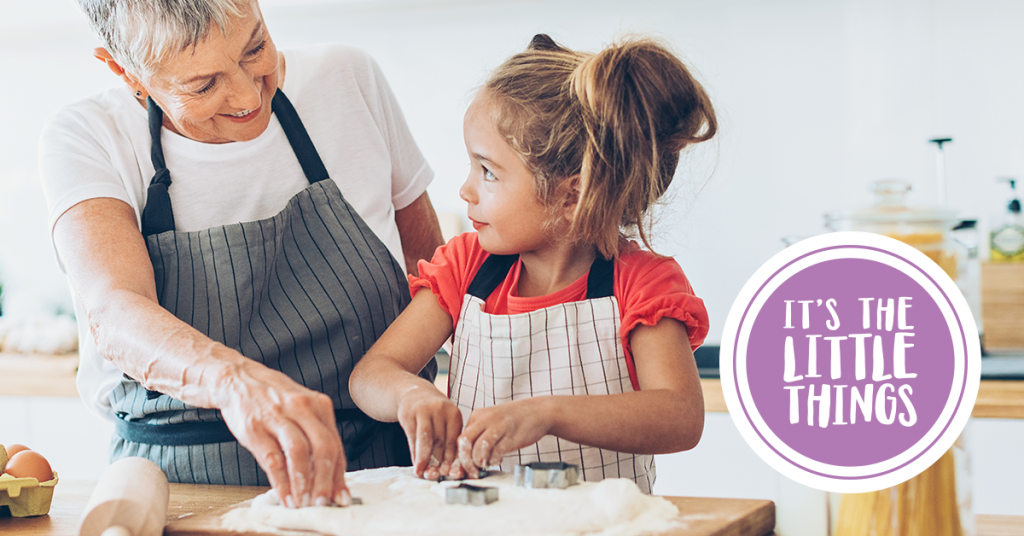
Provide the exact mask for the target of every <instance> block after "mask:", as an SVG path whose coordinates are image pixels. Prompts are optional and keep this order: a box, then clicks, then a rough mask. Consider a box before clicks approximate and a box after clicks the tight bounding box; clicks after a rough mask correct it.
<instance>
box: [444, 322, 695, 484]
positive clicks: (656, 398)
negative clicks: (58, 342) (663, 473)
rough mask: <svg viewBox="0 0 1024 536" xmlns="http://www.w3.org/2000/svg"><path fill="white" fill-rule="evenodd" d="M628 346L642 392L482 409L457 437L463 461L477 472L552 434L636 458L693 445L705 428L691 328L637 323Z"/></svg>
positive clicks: (549, 399) (553, 398)
mask: <svg viewBox="0 0 1024 536" xmlns="http://www.w3.org/2000/svg"><path fill="white" fill-rule="evenodd" d="M630 346H631V347H632V349H633V361H634V362H635V363H636V372H637V379H638V380H639V383H640V391H636V392H632V393H622V394H615V395H602V396H579V395H577V396H542V397H535V398H530V399H526V400H519V401H515V402H510V403H507V404H502V405H498V406H492V407H489V408H483V409H478V410H476V411H474V412H473V414H472V415H470V417H469V422H467V423H466V427H465V430H464V431H463V433H462V435H461V436H460V437H459V462H460V463H461V464H462V466H463V467H466V468H469V469H468V470H469V471H470V472H473V471H474V470H473V467H487V466H490V465H495V464H497V463H500V461H501V457H502V456H504V455H505V454H506V453H508V452H511V451H513V450H516V449H520V448H523V447H526V446H529V445H532V444H534V443H536V442H537V441H539V440H540V439H541V438H542V437H544V436H545V435H549V434H550V435H554V436H557V437H560V438H562V439H567V440H569V441H573V442H575V443H579V444H581V445H589V446H594V447H600V448H603V449H608V450H615V451H619V452H630V453H633V454H664V453H669V452H678V451H681V450H688V449H691V448H693V447H694V446H696V445H697V442H698V441H699V440H700V436H701V434H702V433H703V430H704V397H703V394H702V393H701V387H700V378H699V377H698V375H697V364H696V362H695V361H694V358H693V352H692V351H691V350H690V342H689V339H688V338H687V335H686V326H685V325H683V323H682V322H679V321H678V320H675V319H673V318H668V317H665V318H662V319H661V320H659V321H658V323H657V324H656V325H654V326H645V325H638V326H637V327H635V328H634V329H633V331H632V332H631V333H630Z"/></svg>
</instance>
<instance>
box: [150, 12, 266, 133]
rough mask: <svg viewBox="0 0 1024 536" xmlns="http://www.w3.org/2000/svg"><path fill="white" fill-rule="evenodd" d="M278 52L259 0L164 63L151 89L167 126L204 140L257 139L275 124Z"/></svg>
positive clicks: (154, 75)
mask: <svg viewBox="0 0 1024 536" xmlns="http://www.w3.org/2000/svg"><path fill="white" fill-rule="evenodd" d="M278 63H279V61H278V52H277V49H276V48H275V47H274V42H273V41H272V40H271V39H270V34H269V33H268V32H267V28H266V26H264V24H263V16H262V14H261V13H260V11H259V7H258V6H257V4H256V2H253V3H252V10H251V12H249V13H247V14H246V15H245V16H243V17H238V18H231V19H229V20H228V22H227V28H226V31H224V32H221V30H220V29H219V28H217V27H213V28H212V29H211V30H210V33H209V35H207V37H206V39H204V40H203V41H201V42H200V43H199V44H198V45H197V46H196V47H195V48H194V49H192V48H188V49H185V50H183V51H182V52H180V53H179V54H178V55H176V56H173V57H172V58H171V59H170V60H169V61H165V62H164V63H162V64H161V65H160V67H159V69H158V70H157V71H156V72H155V73H154V74H153V76H152V77H150V80H149V83H148V84H147V85H146V90H147V91H148V93H149V95H150V96H151V97H153V100H155V101H156V103H157V104H159V105H160V107H161V108H162V109H163V111H164V126H165V127H167V128H169V129H171V130H173V131H175V132H177V133H178V134H181V135H183V136H185V137H187V138H191V139H193V140H196V141H201V142H205V143H228V142H232V141H249V140H252V139H255V138H256V137H258V136H259V135H260V134H262V133H263V131H264V130H266V128H267V125H268V124H270V115H271V110H270V101H271V99H272V98H273V96H274V92H275V91H276V90H277V87H278V77H279V73H280V71H279V70H278Z"/></svg>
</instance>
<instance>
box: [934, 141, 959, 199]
mask: <svg viewBox="0 0 1024 536" xmlns="http://www.w3.org/2000/svg"><path fill="white" fill-rule="evenodd" d="M951 141H953V138H935V139H933V140H928V142H929V143H934V144H935V146H936V148H937V149H938V151H937V152H936V154H935V158H936V162H935V178H936V186H937V189H938V192H939V206H940V207H942V208H945V207H946V154H945V151H943V150H942V144H943V143H948V142H951Z"/></svg>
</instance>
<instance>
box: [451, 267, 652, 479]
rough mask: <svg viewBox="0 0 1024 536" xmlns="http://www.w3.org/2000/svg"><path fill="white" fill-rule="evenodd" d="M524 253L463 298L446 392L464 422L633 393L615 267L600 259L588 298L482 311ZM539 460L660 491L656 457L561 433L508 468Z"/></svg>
mask: <svg viewBox="0 0 1024 536" xmlns="http://www.w3.org/2000/svg"><path fill="white" fill-rule="evenodd" d="M518 258H519V256H518V255H491V256H489V257H487V259H486V260H484V262H483V264H482V265H481V266H480V269H479V270H478V271H477V273H476V275H475V276H474V277H473V281H472V282H471V283H470V285H469V289H468V290H467V291H466V295H465V296H464V297H463V301H462V310H461V312H460V313H459V325H458V327H457V328H456V330H455V339H454V343H453V345H452V360H451V365H450V366H449V369H448V370H449V372H448V395H449V397H450V398H451V399H452V402H454V403H455V405H456V406H458V408H459V410H460V411H462V416H463V420H464V421H468V419H469V415H470V413H472V411H473V410H474V409H476V408H484V407H489V406H495V405H498V404H503V403H507V402H511V401H513V400H522V399H526V398H530V397H533V396H546V395H610V394H617V393H628V392H632V391H633V384H632V382H631V380H630V376H629V367H628V365H627V363H626V352H625V349H624V348H623V347H622V340H621V338H620V337H619V326H620V325H621V324H622V320H621V318H620V315H619V302H618V300H617V299H616V298H615V294H614V283H615V265H614V263H613V262H612V261H610V260H606V259H603V258H601V257H600V255H599V256H598V258H597V259H595V260H594V264H593V265H591V267H590V272H589V274H588V275H587V299H585V300H581V301H575V302H568V303H561V304H558V305H554V306H551V307H546V308H543V309H538V310H536V311H531V312H529V313H521V314H514V315H495V314H489V313H486V312H484V304H485V303H486V301H487V297H488V296H490V295H491V293H492V292H494V290H495V289H496V288H498V285H500V284H501V282H502V281H504V280H505V278H506V277H507V276H508V273H509V270H510V269H511V267H512V266H513V265H514V264H515V262H516V260H517V259H518ZM535 461H542V462H557V461H562V462H566V463H571V464H575V465H578V466H580V469H581V472H582V477H583V479H584V480H602V479H605V478H629V479H631V480H633V481H634V482H636V484H637V485H638V486H639V487H640V489H641V491H643V492H644V493H651V489H652V488H653V487H654V479H655V467H654V456H648V455H641V454H630V453H626V452H615V451H612V450H607V449H601V448H597V447H592V446H587V445H580V444H578V443H573V442H572V441H566V440H565V439H561V438H559V437H555V436H551V435H548V436H544V437H542V438H541V439H540V441H538V442H537V443H535V444H533V445H530V446H528V447H524V448H521V449H519V450H516V451H512V452H509V453H508V454H506V455H505V456H504V457H503V458H502V460H501V470H502V471H512V470H513V469H515V466H516V465H523V464H527V463H531V462H535Z"/></svg>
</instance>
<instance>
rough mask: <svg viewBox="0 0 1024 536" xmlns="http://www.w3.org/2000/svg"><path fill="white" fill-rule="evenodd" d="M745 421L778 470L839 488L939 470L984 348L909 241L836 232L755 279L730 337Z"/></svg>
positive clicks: (736, 407) (789, 253)
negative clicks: (931, 467)
mask: <svg viewBox="0 0 1024 536" xmlns="http://www.w3.org/2000/svg"><path fill="white" fill-rule="evenodd" d="M720 366H721V370H722V384H723V390H724V392H725V395H726V401H727V403H728V405H729V411H730V413H731V414H732V416H733V419H734V421H735V422H736V424H737V427H738V428H739V429H740V432H741V433H742V434H743V436H744V438H745V439H746V440H747V442H748V443H749V444H750V445H751V446H752V447H753V448H754V450H755V451H756V452H757V453H758V454H759V455H760V456H761V457H762V458H763V459H764V460H765V461H766V462H768V463H769V464H770V465H772V466H773V467H774V468H775V469H776V470H779V471H780V472H782V473H783V474H785V475H786V476H789V477H790V478H793V479H794V480H797V481H798V482H801V483H803V484H805V485H808V486H812V487H815V488H818V489H824V490H829V491H838V492H863V491H872V490H877V489H883V488H886V487H890V486H892V485H895V484H897V483H899V482H903V481H905V480H907V479H909V478H911V477H913V476H914V475H916V474H917V473H919V472H920V471H922V470H924V469H925V468H927V467H928V466H929V465H930V464H931V463H932V462H934V461H935V459H937V458H938V456H940V455H941V454H942V453H943V452H945V450H946V449H948V448H949V446H950V445H951V444H952V442H953V441H954V440H955V439H956V437H957V435H959V433H960V431H961V430H962V429H963V426H964V425H965V424H966V421H967V419H968V418H969V417H970V412H971V409H972V408H973V406H974V399H975V398H976V396H977V389H978V384H979V380H980V348H979V345H978V337H977V332H976V330H975V328H974V321H973V320H972V319H971V316H970V311H969V309H968V307H967V305H966V302H965V301H964V299H963V297H962V296H961V295H960V293H959V291H958V290H957V288H956V285H955V284H954V283H953V282H952V281H951V280H950V279H949V277H948V276H947V275H946V274H945V273H944V272H943V271H942V270H941V268H939V267H938V266H937V265H935V263H934V262H932V261H931V260H930V259H928V258H927V257H925V256H924V255H923V254H921V253H920V252H918V251H917V250H915V249H913V248H911V247H910V246H907V245H905V244H903V243H901V242H898V241H896V240H893V239H890V238H886V237H883V236H879V235H873V234H867V233H832V234H827V235H822V236H819V237H814V238H811V239H808V240H805V241H803V242H801V243H799V244H796V245H794V246H792V247H790V248H787V249H786V250H784V251H783V252H781V253H780V254H779V255H777V256H776V257H774V258H772V259H771V260H770V261H769V262H768V263H766V264H765V266H763V267H762V268H761V269H760V270H759V271H758V272H757V273H756V274H755V275H754V277H752V278H751V280H750V281H748V283H747V285H746V286H745V287H744V288H743V291H742V292H741V293H740V296H739V297H738V298H737V300H736V302H735V304H734V305H733V308H732V310H731V311H730V314H729V320H728V322H727V325H726V329H725V334H724V336H723V341H722V354H721V363H720Z"/></svg>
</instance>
